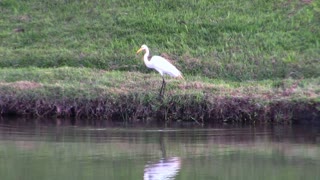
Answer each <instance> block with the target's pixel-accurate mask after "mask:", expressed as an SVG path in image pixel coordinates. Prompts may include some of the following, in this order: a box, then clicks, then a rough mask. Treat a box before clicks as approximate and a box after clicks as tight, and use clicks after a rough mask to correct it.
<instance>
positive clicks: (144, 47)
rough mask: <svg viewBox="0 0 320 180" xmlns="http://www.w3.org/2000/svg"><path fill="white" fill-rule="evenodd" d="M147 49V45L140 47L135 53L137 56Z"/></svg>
mask: <svg viewBox="0 0 320 180" xmlns="http://www.w3.org/2000/svg"><path fill="white" fill-rule="evenodd" d="M147 49H148V46H147V45H145V44H144V45H142V46H141V48H140V49H139V50H138V51H137V54H138V53H139V52H141V51H143V50H147Z"/></svg>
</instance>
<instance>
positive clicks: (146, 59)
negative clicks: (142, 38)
mask: <svg viewBox="0 0 320 180" xmlns="http://www.w3.org/2000/svg"><path fill="white" fill-rule="evenodd" d="M145 51H146V53H145V54H144V56H143V61H144V64H145V65H146V66H147V67H149V68H150V66H151V62H150V61H149V59H148V57H149V55H150V52H149V49H148V48H146V49H145Z"/></svg>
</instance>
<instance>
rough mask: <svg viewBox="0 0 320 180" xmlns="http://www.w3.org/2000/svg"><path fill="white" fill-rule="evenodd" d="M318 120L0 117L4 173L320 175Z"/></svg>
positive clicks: (8, 178)
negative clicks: (118, 121) (47, 120)
mask: <svg viewBox="0 0 320 180" xmlns="http://www.w3.org/2000/svg"><path fill="white" fill-rule="evenodd" d="M319 144H320V128H319V127H306V126H303V127H301V126H300V127H299V126H297V127H295V126H264V127H250V126H244V127H237V126H220V127H210V128H208V127H207V128H203V127H197V126H192V127H188V128H181V127H180V128H174V127H171V128H170V127H166V128H164V127H161V128H159V127H158V128H157V127H122V126H116V127H106V126H104V127H94V126H62V125H60V126H58V125H48V124H46V125H43V124H39V123H23V122H22V123H21V122H13V123H12V122H11V123H2V124H0V177H1V179H3V180H21V179H24V180H35V179H41V180H51V179H52V180H53V179H55V180H56V179H59V180H82V179H83V180H88V179H94V180H99V179H104V180H106V179H108V180H112V179H115V180H121V179H123V180H128V179H130V180H131V179H134V180H136V179H148V180H151V179H171V180H173V179H176V180H189V179H190V180H191V179H192V180H193V179H201V180H206V179H208V180H215V179H216V180H220V179H221V180H222V179H235V180H241V179H243V180H251V179H252V180H256V179H259V180H264V179H265V180H285V179H290V180H295V179H299V180H300V179H303V180H308V179H312V180H315V179H319V177H320V145H319Z"/></svg>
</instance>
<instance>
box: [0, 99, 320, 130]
mask: <svg viewBox="0 0 320 180" xmlns="http://www.w3.org/2000/svg"><path fill="white" fill-rule="evenodd" d="M0 97H1V98H0V112H1V116H2V117H6V116H21V117H36V118H40V117H41V118H76V119H79V120H81V119H86V120H88V119H90V120H92V121H124V122H131V123H135V122H139V123H141V122H145V123H147V122H151V121H164V122H165V121H167V122H168V121H171V122H172V121H178V122H180V121H181V122H196V123H199V124H212V123H245V124H255V123H262V124H265V123H277V124H320V101H319V99H318V98H309V99H307V98H296V99H294V98H278V99H261V98H253V97H223V96H212V95H203V96H199V95H187V94H185V95H172V96H165V97H164V98H162V99H161V98H159V97H157V96H153V95H150V94H139V93H133V94H123V95H119V96H108V97H104V98H101V97H100V98H96V99H85V98H75V99H64V100H62V99H46V98H41V97H36V98H35V97H27V96H24V97H16V96H14V95H0Z"/></svg>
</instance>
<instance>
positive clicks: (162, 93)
mask: <svg viewBox="0 0 320 180" xmlns="http://www.w3.org/2000/svg"><path fill="white" fill-rule="evenodd" d="M165 88H166V81H165V80H164V77H163V76H162V85H161V89H160V93H159V96H160V97H163V95H164V90H165Z"/></svg>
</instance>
